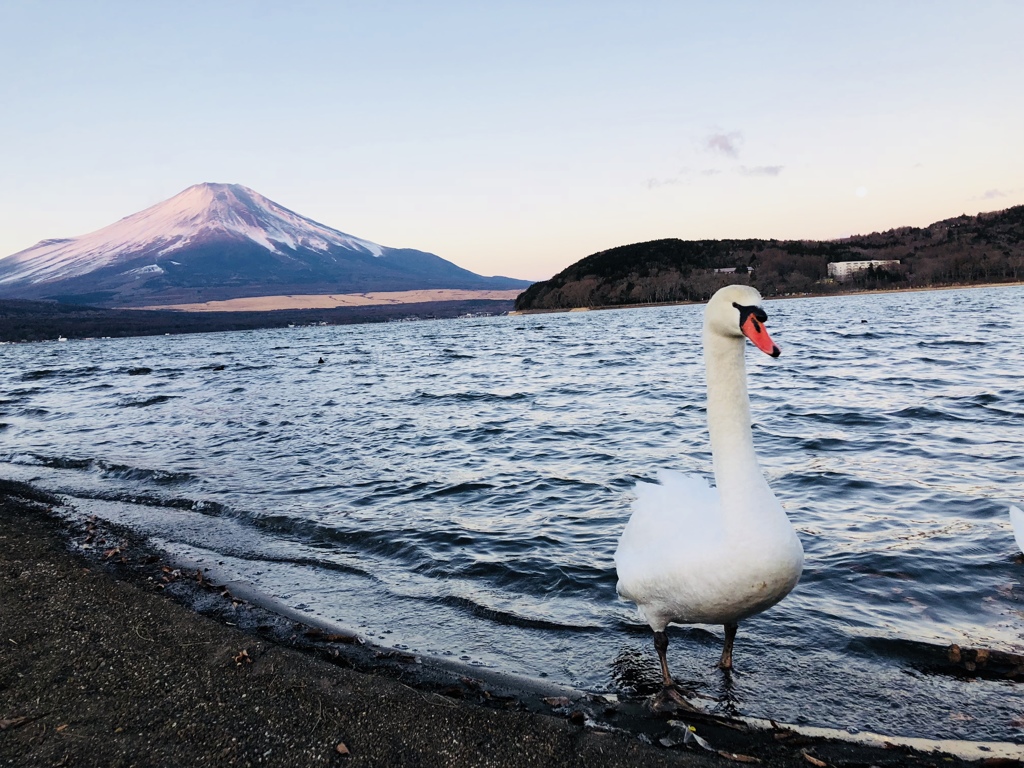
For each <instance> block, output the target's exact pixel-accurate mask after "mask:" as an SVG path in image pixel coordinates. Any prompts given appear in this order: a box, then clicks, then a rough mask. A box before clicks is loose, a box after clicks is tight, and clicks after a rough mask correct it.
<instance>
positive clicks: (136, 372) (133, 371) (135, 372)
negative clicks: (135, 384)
mask: <svg viewBox="0 0 1024 768" xmlns="http://www.w3.org/2000/svg"><path fill="white" fill-rule="evenodd" d="M152 372H153V369H152V368H147V367H146V366H144V365H141V366H139V367H138V368H129V369H128V375H129V376H145V375H146V374H148V373H152Z"/></svg>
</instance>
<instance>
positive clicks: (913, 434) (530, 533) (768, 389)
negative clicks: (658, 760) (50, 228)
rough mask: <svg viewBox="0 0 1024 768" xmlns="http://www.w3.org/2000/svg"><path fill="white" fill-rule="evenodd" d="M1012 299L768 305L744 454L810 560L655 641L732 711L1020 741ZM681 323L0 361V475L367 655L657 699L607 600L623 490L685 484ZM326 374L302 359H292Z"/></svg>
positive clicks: (461, 329)
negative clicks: (770, 585)
mask: <svg viewBox="0 0 1024 768" xmlns="http://www.w3.org/2000/svg"><path fill="white" fill-rule="evenodd" d="M1022 305H1024V288H1022V287H1002V288H979V289H965V290H949V291H930V292H917V293H893V294H878V295H860V296H845V297H829V298H806V299H790V300H779V301H769V302H766V304H765V308H766V310H767V312H768V315H769V329H770V330H771V332H772V336H773V338H774V339H775V341H776V342H777V343H778V345H779V346H780V347H781V348H782V356H781V357H780V358H779V359H777V360H772V359H771V358H769V357H767V356H765V355H762V354H761V353H759V352H757V351H756V350H755V349H753V347H751V346H750V345H748V352H747V365H748V372H749V378H750V392H751V403H752V411H753V419H754V440H755V444H756V446H757V450H758V453H759V456H760V459H761V463H762V467H763V469H764V471H765V473H766V475H767V477H768V480H769V483H770V485H771V486H772V488H773V489H774V491H775V493H776V495H777V496H778V498H779V499H780V501H781V502H782V504H783V506H784V507H785V509H786V510H787V512H788V513H789V516H790V518H791V520H792V521H793V523H794V525H795V527H796V528H797V531H798V534H799V536H800V538H801V540H802V542H803V545H804V549H805V552H806V562H805V567H804V573H803V578H802V580H801V582H800V584H799V585H798V586H797V588H796V589H795V590H794V591H793V593H791V594H790V595H789V597H787V598H786V599H785V600H784V601H783V602H782V603H780V604H779V605H777V606H775V607H774V608H772V609H770V610H769V611H767V612H766V613H763V614H760V615H758V616H756V617H753V618H751V619H749V620H747V621H745V622H743V623H742V624H741V626H740V631H739V636H738V639H737V644H736V651H735V662H736V669H735V671H734V673H733V674H732V675H731V676H729V677H726V676H724V675H723V673H721V672H720V671H719V670H717V669H716V668H715V666H714V665H715V662H716V661H717V659H718V654H719V653H720V649H721V637H722V628H721V627H674V628H671V629H670V632H669V634H670V638H671V646H670V648H669V662H670V664H671V667H672V671H673V673H674V674H675V676H676V677H677V678H678V679H680V680H685V681H689V682H690V683H691V684H692V685H694V686H695V687H696V688H697V689H698V690H699V691H701V692H702V693H704V694H705V695H707V696H711V697H714V698H716V699H719V700H720V701H721V702H722V706H723V707H724V708H725V709H727V710H729V711H738V712H741V713H743V714H748V715H752V716H760V717H771V718H774V719H776V720H778V721H786V722H793V723H802V724H810V725H823V726H833V727H839V728H848V729H851V730H853V729H859V730H870V731H875V732H879V733H884V734H892V735H906V736H925V737H931V738H961V739H972V740H979V739H994V740H1019V739H1021V738H1022V737H1024V721H1022V720H1021V716H1022V712H1024V688H1022V687H1021V685H1020V684H1019V683H1014V682H1010V681H1006V680H984V679H968V678H959V677H955V676H951V675H949V674H945V673H941V672H940V671H937V670H936V669H934V668H932V666H930V664H929V662H928V659H930V658H933V657H934V656H936V655H939V656H942V655H944V649H945V647H946V646H948V645H949V644H951V643H958V644H960V645H962V646H969V647H983V648H991V649H996V650H1004V651H1013V652H1018V653H1019V652H1022V651H1024V564H1022V563H1020V562H1017V561H1016V560H1015V557H1016V555H1017V554H1018V549H1017V547H1016V545H1015V543H1014V540H1013V534H1012V531H1011V528H1010V523H1009V519H1008V516H1007V506H1008V504H1009V503H1016V504H1020V503H1021V502H1024V387H1022V386H1021V381H1022V380H1024V349H1022V346H1024V341H1022V340H1024V313H1022V312H1021V311H1020V307H1021V306H1022ZM702 316H703V306H676V307H657V308H648V309H625V310H618V311H600V312H576V313H567V314H547V315H525V316H511V317H493V318H465V319H459V320H445V321H422V322H407V323H387V324H377V325H358V326H331V327H300V328H290V329H279V330H260V331H251V332H239V333H218V334H202V335H181V336H159V337H142V338H130V339H102V340H83V341H70V342H66V343H58V342H50V343H42V344H21V345H4V346H0V359H2V361H3V366H2V370H0V476H3V477H6V478H9V479H15V480H22V481H27V482H31V483H33V484H34V485H36V486H38V487H41V488H45V489H49V490H53V491H56V492H58V493H60V494H63V495H65V496H67V497H68V500H69V502H71V503H72V504H73V506H74V507H75V508H76V509H77V510H78V511H79V513H80V514H82V515H83V516H84V515H92V514H95V515H98V516H100V517H101V518H105V519H109V520H111V521H114V522H118V523H122V524H126V525H129V526H131V527H132V528H134V529H136V530H138V531H139V532H141V533H143V534H145V535H146V536H148V537H150V538H151V539H152V540H153V541H154V542H155V543H157V544H158V545H159V546H161V547H163V548H164V549H166V550H168V551H169V552H171V553H173V554H176V555H178V556H181V557H185V558H189V559H191V560H193V561H196V562H200V563H205V564H209V565H211V566H215V567H216V568H217V570H218V572H219V573H221V574H226V575H227V576H230V577H231V578H234V579H238V580H241V581H244V582H246V583H248V584H250V585H252V587H253V588H254V589H255V590H257V591H258V592H260V593H261V594H263V595H266V596H267V597H269V598H273V599H274V600H277V601H280V602H282V603H284V604H286V605H288V606H290V607H291V608H293V609H295V610H297V611H299V612H302V613H304V614H306V615H308V616H310V617H315V618H316V619H317V620H319V621H325V622H330V623H333V624H336V625H338V626H340V627H345V628H349V629H353V630H356V631H358V632H360V633H361V634H362V635H364V636H365V637H366V638H367V639H368V640H370V641H371V642H374V643H378V644H381V645H386V646H389V647H395V648H399V649H403V650H409V651H411V652H415V653H419V654H426V655H433V656H440V657H452V658H454V659H459V660H461V661H463V662H466V663H470V664H474V665H480V666H484V667H490V668H494V669H498V670H503V671H507V672H511V673H516V674H520V675H525V676H527V677H531V678H544V679H546V680H548V681H551V682H557V683H563V684H568V685H572V686H576V687H580V688H584V689H586V690H590V691H597V692H616V693H619V694H621V695H642V694H645V693H647V692H649V691H651V690H654V689H655V688H656V686H657V684H658V681H659V679H660V673H659V669H658V666H657V659H656V656H655V653H654V648H653V643H652V639H651V632H650V629H649V628H648V627H647V625H646V624H645V623H644V622H643V621H642V620H641V619H639V617H638V616H637V613H636V611H635V609H634V607H633V606H632V605H631V604H628V603H623V602H620V601H619V600H618V599H617V597H616V594H615V582H616V576H615V569H614V565H613V563H612V553H613V552H614V550H615V546H616V543H617V539H618V536H619V534H620V532H621V530H622V527H623V525H624V524H625V521H626V520H627V518H628V516H629V513H630V502H631V494H632V488H633V486H634V484H635V483H636V482H637V481H638V480H653V478H654V475H655V473H656V471H657V470H658V469H661V468H670V469H677V470H682V471H686V472H693V473H698V474H703V475H705V476H710V473H711V454H710V447H709V444H708V437H707V428H706V423H705V412H704V401H705V395H704V370H703V363H702V358H701V323H702ZM320 358H323V360H324V362H323V363H322V364H320V363H318V360H319V359H320Z"/></svg>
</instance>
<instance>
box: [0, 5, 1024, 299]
mask: <svg viewBox="0 0 1024 768" xmlns="http://www.w3.org/2000/svg"><path fill="white" fill-rule="evenodd" d="M1022 29H1024V4H1021V3H1016V2H1010V1H1008V0H1007V1H1003V2H996V1H994V0H981V1H980V2H977V3H971V4H965V3H954V2H929V3H924V2H885V3H883V2H865V3H858V4H855V5H854V4H832V3H828V4H825V3H816V2H810V1H809V0H808V1H806V2H777V3H773V4H766V3H755V2H734V3H728V4H722V3H711V2H674V3H670V2H642V1H641V2H636V3H629V4H626V3H610V2H588V3H584V2H561V3H559V2H555V3H532V2H527V3H523V2H520V3H514V4H513V3H497V4H474V3H468V2H465V3H462V2H439V3H437V4H433V5H432V6H430V7H429V8H428V7H426V6H421V5H419V4H413V3H401V2H400V3H392V4H386V5H385V4H380V5H377V6H372V7H371V6H369V5H365V6H364V5H357V4H354V3H327V2H316V1H313V0H310V1H308V2H297V3H294V4H290V5H287V6H281V5H278V4H269V3H262V2H241V1H240V0H233V1H226V2H219V3H216V4H208V3H199V2H192V1H191V0H187V1H185V2H181V3H175V4H173V5H171V4H166V5H159V6H157V5H154V6H149V5H139V4H130V3H126V2H124V3H122V2H116V3H115V2H94V3H89V4H79V3H72V2H51V3H45V4H43V3H32V2H17V1H15V2H8V3H4V4H2V5H0V43H2V44H0V73H2V74H0V104H2V105H3V108H4V115H5V119H4V120H2V121H0V179H2V182H3V183H2V184H0V256H6V255H10V254H12V253H15V252H17V251H20V250H22V249H24V248H28V247H30V246H32V245H34V244H35V243H36V242H37V241H39V240H41V239H46V238H55V237H70V236H76V235H82V234H86V233H88V232H92V231H94V230H96V229H99V228H101V227H104V226H106V225H108V224H111V223H113V222H114V221H116V220H118V219H120V218H123V217H125V216H128V215H130V214H132V213H135V212H137V211H139V210H142V209H143V208H146V207H148V206H150V205H152V204H154V203H157V202H159V201H161V200H164V199H167V198H169V197H171V196H173V195H175V194H177V193H178V192H180V191H182V190H183V189H185V188H186V187H188V186H190V185H192V184H196V183H200V182H205V181H213V182H227V183H239V184H244V185H246V186H248V187H251V188H253V189H255V190H256V191H258V192H260V193H261V194H263V195H265V196H267V197H269V198H270V199H272V200H274V201H276V202H278V203H280V204H281V205H284V206H285V207H287V208H290V209H292V210H293V211H296V212H297V213H299V214H301V215H303V216H307V217H309V218H312V219H315V220H316V221H319V222H320V223H322V224H326V225H328V226H330V227H333V228H336V229H339V230H342V231H344V232H347V233H349V234H352V235H355V236H357V237H361V238H365V239H368V240H372V241H374V242H377V243H380V244H382V245H388V246H393V247H411V248H419V249H421V250H427V251H432V252H434V253H437V254H438V255H440V256H442V257H444V258H446V259H449V260H451V261H454V262H455V263H457V264H459V265H460V266H463V267H466V268H468V269H471V270H473V271H475V272H479V273H481V274H503V275H509V276H513V277H520V278H525V279H532V280H536V279H544V278H547V277H549V276H551V275H552V274H554V273H555V272H557V271H559V270H561V269H562V268H564V267H565V266H567V265H568V264H570V263H572V262H574V261H577V260H578V259H580V258H582V257H584V256H586V255H588V254H590V253H593V252H595V251H599V250H603V249H606V248H612V247H615V246H617V245H622V244H625V243H631V242H638V241H643V240H652V239H656V238H661V237H680V238H685V239H695V238H730V237H775V238H808V239H824V238H834V237H841V236H844V235H850V234H856V233H865V232H871V231H878V230H884V229H888V228H891V227H895V226H903V225H916V226H921V225H925V224H929V223H931V222H933V221H936V220H939V219H943V218H948V217H951V216H956V215H959V214H961V213H968V214H973V213H977V212H979V211H989V210H998V209H1002V208H1007V207H1010V206H1012V205H1020V204H1022V203H1024V150H1022V141H1021V138H1020V137H1021V136H1024V99H1021V98H1020V97H1019V95H1018V94H1019V91H1020V83H1021V81H1022V80H1024V46H1021V45H1020V44H1019V34H1020V31H1021V30H1022Z"/></svg>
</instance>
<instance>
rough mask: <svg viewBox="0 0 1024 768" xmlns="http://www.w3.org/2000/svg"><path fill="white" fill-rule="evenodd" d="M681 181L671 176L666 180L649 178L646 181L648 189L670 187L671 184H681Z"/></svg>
mask: <svg viewBox="0 0 1024 768" xmlns="http://www.w3.org/2000/svg"><path fill="white" fill-rule="evenodd" d="M682 183H683V180H682V179H681V178H679V177H678V176H672V177H670V178H666V179H656V178H650V179H648V180H647V188H648V189H657V188H658V187H670V186H672V185H673V184H682Z"/></svg>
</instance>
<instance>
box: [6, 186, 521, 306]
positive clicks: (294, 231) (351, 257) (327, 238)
mask: <svg viewBox="0 0 1024 768" xmlns="http://www.w3.org/2000/svg"><path fill="white" fill-rule="evenodd" d="M528 285H529V282H527V281H525V280H514V279H512V278H506V277H484V276H482V275H478V274H475V273H473V272H470V271H469V270H466V269H463V268H462V267H459V266H457V265H455V264H452V263H451V262H450V261H446V260H445V259H442V258H441V257H440V256H436V255H435V254H432V253H427V252H424V251H418V250H415V249H411V248H389V247H387V246H382V245H378V244H376V243H373V242H370V241H369V240H363V239H362V238H359V237H354V236H352V235H348V234H345V233H344V232H340V231H338V230H336V229H332V228H331V227H327V226H325V225H323V224H319V223H317V222H315V221H313V220H312V219H307V218H306V217H305V216H300V215H299V214H297V213H295V212H293V211H290V210H288V209H287V208H285V207H283V206H281V205H278V204H277V203H275V202H274V201H272V200H268V199H267V198H265V197H263V195H260V194H258V193H257V192H254V191H253V190H251V189H248V188H247V187H243V186H241V185H239V184H197V185H195V186H193V187H189V188H188V189H186V190H185V191H184V192H182V193H181V194H178V195H175V196H174V197H172V198H171V199H170V200H166V201H164V202H162V203H158V204H157V205H154V206H152V207H151V208H147V209H146V210H144V211H140V212H139V213H136V214H133V215H131V216H128V217H126V218H124V219H121V221H118V222H117V223H115V224H111V225H110V226H108V227H104V228H103V229H100V230H97V231H96V232H93V233H91V234H88V235H82V236H81V237H73V238H64V239H53V240H43V241H42V242H40V243H37V244H36V245H34V246H32V247H31V248H28V249H26V250H24V251H21V252H19V253H15V254H13V255H12V256H8V257H7V258H5V259H0V296H4V297H8V298H21V299H56V300H58V301H64V302H72V303H89V304H100V305H105V306H147V305H157V304H177V303H194V302H204V301H211V300H222V299H232V298H243V297H252V296H270V295H275V294H318V293H362V292H367V291H408V290H421V289H438V288H440V289H470V290H475V289H484V290H505V289H513V288H525V287H527V286H528Z"/></svg>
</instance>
